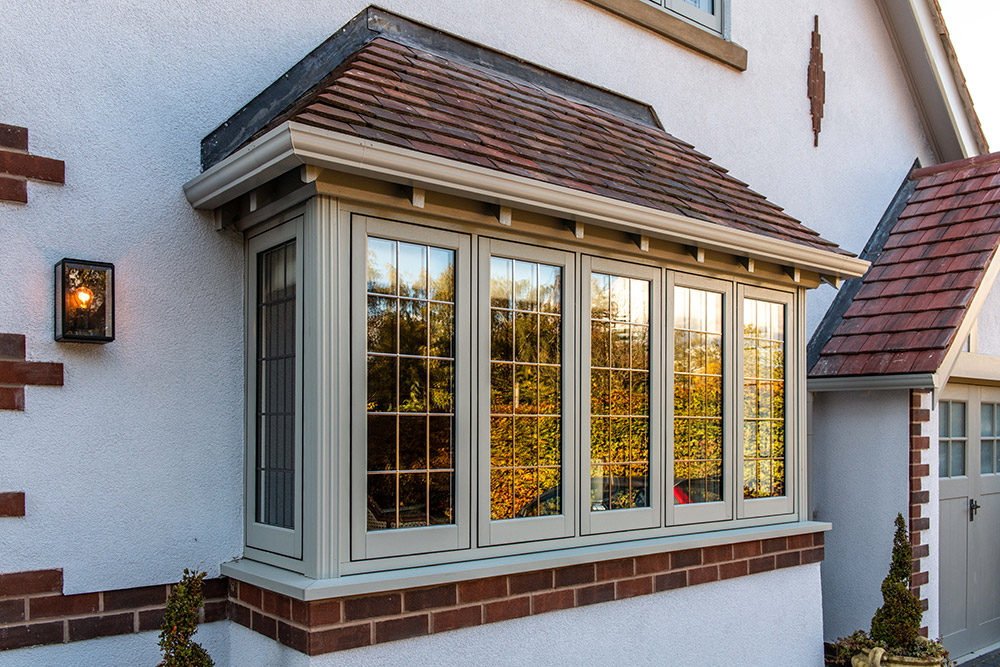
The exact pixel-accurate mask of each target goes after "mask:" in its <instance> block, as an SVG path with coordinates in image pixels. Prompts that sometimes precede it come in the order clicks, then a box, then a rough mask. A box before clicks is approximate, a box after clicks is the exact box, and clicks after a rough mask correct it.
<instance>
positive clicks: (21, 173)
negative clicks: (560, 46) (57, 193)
mask: <svg viewBox="0 0 1000 667" xmlns="http://www.w3.org/2000/svg"><path fill="white" fill-rule="evenodd" d="M28 181H39V182H41V183H55V184H57V185H62V184H63V183H65V182H66V165H65V163H64V162H63V161H62V160H53V159H52V158H47V157H39V156H37V155H29V154H28V128H26V127H16V126H14V125H4V124H3V123H0V201H6V202H13V203H15V204H27V203H28Z"/></svg>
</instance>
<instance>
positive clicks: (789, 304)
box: [734, 284, 803, 519]
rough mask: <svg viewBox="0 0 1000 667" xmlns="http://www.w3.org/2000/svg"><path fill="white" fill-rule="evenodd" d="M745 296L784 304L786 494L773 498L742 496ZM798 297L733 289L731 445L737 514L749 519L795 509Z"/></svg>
mask: <svg viewBox="0 0 1000 667" xmlns="http://www.w3.org/2000/svg"><path fill="white" fill-rule="evenodd" d="M747 299H754V300H758V301H768V302H771V303H778V304H781V305H783V306H784V307H785V308H784V312H785V317H784V320H785V371H784V378H785V495H783V496H777V497H773V498H752V499H747V498H744V497H743V459H744V451H743V450H744V443H743V419H744V416H745V415H744V410H743V408H744V405H743V379H744V378H743V349H744V335H743V334H744V325H743V312H744V304H745V302H746V300H747ZM798 310H799V307H798V299H796V297H795V294H793V293H792V292H784V291H780V290H775V289H770V288H765V287H756V286H752V285H744V284H740V285H737V290H736V320H735V329H736V335H737V336H738V341H739V343H738V344H737V346H736V361H735V371H736V375H737V378H736V382H735V391H736V392H737V396H736V399H737V400H736V403H737V410H738V415H739V419H738V425H737V427H736V432H735V434H734V435H735V438H734V446H735V447H736V473H737V474H736V479H737V484H736V518H737V519H750V518H757V517H769V516H774V517H777V516H781V515H784V514H792V513H793V512H794V511H795V500H796V498H797V494H798V489H799V488H800V480H799V451H798V450H799V446H800V443H799V436H800V426H803V424H799V419H800V414H801V411H800V410H799V376H798V373H799V363H800V354H799V352H800V348H801V345H800V340H799V336H800V335H803V334H802V332H801V331H800V328H799V322H800V319H801V318H800V317H799V313H798Z"/></svg>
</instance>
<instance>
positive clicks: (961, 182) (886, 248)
mask: <svg viewBox="0 0 1000 667" xmlns="http://www.w3.org/2000/svg"><path fill="white" fill-rule="evenodd" d="M910 178H911V179H912V180H913V181H914V184H915V189H914V190H913V193H912V194H911V195H910V197H909V200H908V201H907V203H906V206H905V208H904V209H903V210H902V212H901V213H900V214H899V216H898V219H897V220H896V222H895V224H894V225H893V226H892V229H891V232H890V233H889V235H888V237H887V238H886V240H885V243H884V245H883V246H882V250H881V254H880V255H879V256H878V258H877V259H875V260H874V261H873V263H872V266H871V268H870V269H869V270H868V273H867V274H865V276H864V277H863V278H862V279H861V281H862V282H861V286H860V289H858V291H857V294H856V295H855V296H854V298H853V300H852V302H851V304H850V306H849V307H848V308H847V310H846V311H845V312H844V314H843V316H842V318H841V319H840V322H839V323H838V324H837V325H836V328H835V329H834V330H833V333H832V335H830V337H829V340H828V341H827V342H826V344H825V345H823V347H822V349H821V351H820V353H819V358H818V361H817V362H816V363H815V365H814V366H813V367H812V369H811V371H810V376H811V377H831V376H849V375H887V374H897V373H902V374H906V373H932V372H936V371H937V370H938V369H939V368H940V366H941V362H942V361H943V360H944V357H945V355H946V353H947V351H948V349H949V348H950V346H951V344H952V342H953V341H954V340H955V336H956V334H957V332H958V329H959V326H960V325H961V324H962V321H963V320H964V318H965V317H966V315H967V313H968V309H969V306H970V305H971V303H972V299H973V296H974V295H975V294H976V291H977V290H978V289H979V288H980V287H983V285H982V282H983V277H984V275H985V274H986V269H987V267H988V265H989V264H990V262H991V261H992V259H993V256H994V254H995V253H996V249H997V246H998V244H1000V153H993V154H990V155H986V156H981V157H975V158H969V159H966V160H959V161H956V162H950V163H946V164H943V165H937V166H934V167H928V168H925V169H916V170H914V171H913V172H912V173H911V175H910ZM989 287H990V286H989V285H986V286H985V289H989ZM821 329H822V325H821Z"/></svg>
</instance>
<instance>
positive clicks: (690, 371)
mask: <svg viewBox="0 0 1000 667" xmlns="http://www.w3.org/2000/svg"><path fill="white" fill-rule="evenodd" d="M722 456H723V442H722V294H719V293H718V292H707V291H705V290H699V289H693V288H689V287H676V288H675V289H674V504H677V505H685V504H689V503H706V502H717V501H720V500H722V499H723V496H722Z"/></svg>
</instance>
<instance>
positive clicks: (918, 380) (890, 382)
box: [806, 373, 938, 392]
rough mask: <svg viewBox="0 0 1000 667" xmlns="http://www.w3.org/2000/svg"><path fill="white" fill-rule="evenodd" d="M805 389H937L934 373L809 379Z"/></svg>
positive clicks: (816, 390) (814, 390)
mask: <svg viewBox="0 0 1000 667" xmlns="http://www.w3.org/2000/svg"><path fill="white" fill-rule="evenodd" d="M806 388H807V389H808V391H811V392H820V391H865V390H871V391H879V390H886V389H937V388H938V377H937V374H936V373H906V374H900V375H851V376H847V377H826V378H809V379H808V380H807V381H806Z"/></svg>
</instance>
